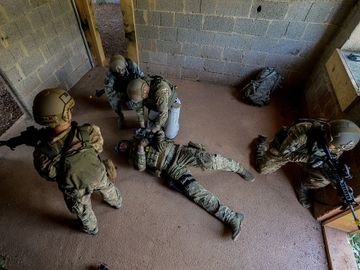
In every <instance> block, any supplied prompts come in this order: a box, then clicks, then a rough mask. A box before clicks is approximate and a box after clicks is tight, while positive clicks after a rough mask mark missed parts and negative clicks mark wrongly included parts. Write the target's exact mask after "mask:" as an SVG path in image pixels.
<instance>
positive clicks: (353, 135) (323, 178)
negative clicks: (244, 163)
mask: <svg viewBox="0 0 360 270" xmlns="http://www.w3.org/2000/svg"><path fill="white" fill-rule="evenodd" d="M318 139H321V140H325V142H326V144H327V145H328V148H329V150H330V152H331V155H332V156H333V158H334V159H338V158H339V157H340V156H341V154H342V153H343V152H344V151H349V150H351V149H353V148H354V147H355V146H356V144H357V143H358V142H359V139H360V128H359V127H358V126H357V125H356V124H355V123H353V122H351V121H349V120H345V119H340V120H333V121H325V120H313V119H303V120H300V121H298V122H296V123H295V124H293V125H291V126H289V127H282V128H281V129H280V130H279V131H278V132H277V133H276V135H275V138H274V140H273V141H272V142H271V143H270V145H269V144H268V143H267V141H266V138H265V137H263V136H261V135H260V136H259V137H258V138H257V153H256V155H257V156H256V167H257V168H256V169H257V171H258V172H259V173H261V174H269V173H272V172H275V171H276V170H278V169H279V168H281V167H282V166H284V165H285V164H286V163H288V162H295V163H298V164H299V165H300V166H302V167H303V170H302V177H301V182H300V184H299V185H298V186H296V188H295V191H296V194H297V198H298V200H299V202H300V204H301V205H302V206H303V207H305V208H309V207H310V206H311V201H310V198H309V191H310V190H311V189H318V188H322V187H325V186H327V185H328V184H330V183H332V182H331V181H334V180H333V179H331V178H330V177H329V176H328V175H329V172H330V169H329V167H328V164H327V163H326V162H325V156H326V154H325V151H324V150H323V148H322V147H321V146H320V145H319V144H318V143H317V141H318ZM332 184H333V185H334V184H335V183H332Z"/></svg>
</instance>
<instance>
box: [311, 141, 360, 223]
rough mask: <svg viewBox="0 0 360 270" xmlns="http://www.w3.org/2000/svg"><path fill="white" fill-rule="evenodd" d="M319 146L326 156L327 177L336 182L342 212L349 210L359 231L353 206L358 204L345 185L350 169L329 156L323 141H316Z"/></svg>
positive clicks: (348, 178)
mask: <svg viewBox="0 0 360 270" xmlns="http://www.w3.org/2000/svg"><path fill="white" fill-rule="evenodd" d="M318 143H319V146H321V147H322V149H323V150H324V152H325V154H326V157H327V158H326V160H325V162H326V163H327V164H328V166H329V169H330V172H329V177H330V178H331V179H332V180H335V182H336V190H337V193H338V196H339V197H340V198H341V200H342V202H343V206H342V207H341V209H342V210H345V209H347V208H350V209H351V213H352V215H353V217H354V220H355V224H356V226H357V227H358V229H359V230H360V220H359V218H358V217H357V215H356V213H355V210H354V206H357V205H358V203H357V202H356V201H355V198H354V193H353V190H352V188H351V187H349V186H348V185H347V184H346V181H349V180H350V179H352V174H351V171H350V168H349V166H348V165H346V164H342V163H340V162H339V160H337V159H334V158H333V156H332V155H331V153H330V151H329V148H328V146H327V144H326V142H325V140H321V139H320V140H318Z"/></svg>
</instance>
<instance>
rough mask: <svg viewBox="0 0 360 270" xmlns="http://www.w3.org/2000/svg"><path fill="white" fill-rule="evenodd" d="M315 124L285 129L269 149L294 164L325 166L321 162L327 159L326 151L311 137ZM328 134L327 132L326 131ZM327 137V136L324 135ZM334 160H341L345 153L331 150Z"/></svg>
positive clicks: (278, 134)
mask: <svg viewBox="0 0 360 270" xmlns="http://www.w3.org/2000/svg"><path fill="white" fill-rule="evenodd" d="M316 124H319V123H315V122H307V121H304V122H299V123H296V124H294V125H292V126H289V127H283V128H282V129H280V131H279V132H278V133H277V134H276V136H275V139H274V140H273V142H272V143H271V148H270V149H269V150H270V151H271V152H272V153H273V154H275V155H281V156H283V157H285V158H287V159H289V160H291V161H293V162H300V163H316V162H318V164H313V165H314V166H316V165H318V166H320V165H324V163H323V162H321V160H322V159H323V158H324V157H325V155H326V154H325V151H324V150H323V149H322V148H321V147H320V146H319V145H318V144H317V142H316V141H315V140H314V139H313V138H312V137H311V136H312V131H313V128H314V127H315V125H316ZM324 132H326V131H324ZM322 136H324V138H325V137H327V136H328V135H327V134H322ZM331 153H332V155H333V156H334V158H336V159H337V158H339V157H340V155H341V154H342V153H343V152H342V151H339V150H331Z"/></svg>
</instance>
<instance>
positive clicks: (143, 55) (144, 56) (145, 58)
mask: <svg viewBox="0 0 360 270" xmlns="http://www.w3.org/2000/svg"><path fill="white" fill-rule="evenodd" d="M140 62H141V63H149V62H150V55H149V51H140Z"/></svg>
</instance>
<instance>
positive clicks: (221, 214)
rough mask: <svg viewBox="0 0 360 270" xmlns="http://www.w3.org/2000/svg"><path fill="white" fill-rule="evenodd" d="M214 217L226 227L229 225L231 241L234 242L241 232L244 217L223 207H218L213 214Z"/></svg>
mask: <svg viewBox="0 0 360 270" xmlns="http://www.w3.org/2000/svg"><path fill="white" fill-rule="evenodd" d="M215 217H217V218H218V219H220V220H221V221H222V222H224V223H225V224H226V225H229V226H230V228H231V231H232V237H231V238H232V239H233V240H234V241H235V240H236V239H237V237H238V236H239V235H240V232H241V223H242V221H243V219H244V215H243V214H241V213H237V212H234V211H233V210H231V209H230V208H229V207H227V206H225V205H220V207H219V209H218V210H217V212H216V213H215Z"/></svg>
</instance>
